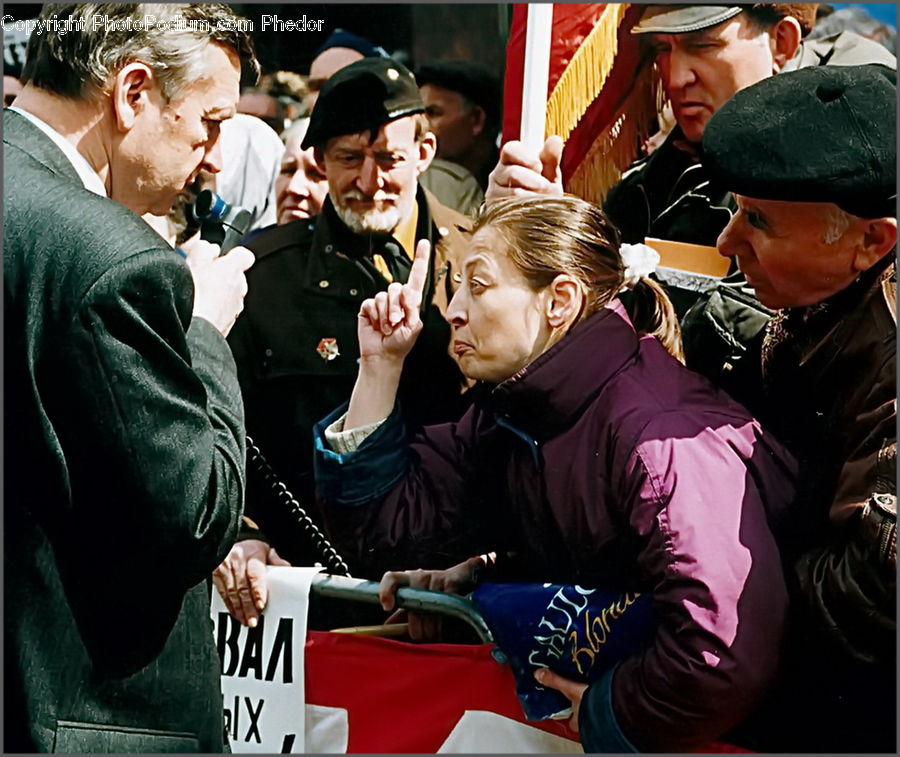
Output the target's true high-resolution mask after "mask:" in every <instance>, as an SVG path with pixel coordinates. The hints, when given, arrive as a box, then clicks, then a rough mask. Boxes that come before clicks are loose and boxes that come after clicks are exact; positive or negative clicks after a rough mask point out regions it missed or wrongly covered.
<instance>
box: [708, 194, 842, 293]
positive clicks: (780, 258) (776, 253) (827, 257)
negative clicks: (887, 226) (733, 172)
mask: <svg viewBox="0 0 900 757" xmlns="http://www.w3.org/2000/svg"><path fill="white" fill-rule="evenodd" d="M734 198H735V200H736V201H737V204H738V212H737V213H735V215H734V216H733V217H732V219H731V221H730V222H729V224H728V226H726V227H725V229H724V230H723V231H722V233H721V234H720V235H719V239H718V241H717V247H718V249H719V252H720V253H721V254H722V255H726V256H728V257H732V256H733V257H736V258H737V262H738V265H739V266H740V269H741V272H742V273H743V274H744V275H745V276H746V277H747V281H748V282H749V283H750V285H751V286H752V287H753V288H754V289H755V290H756V296H757V297H759V301H760V302H762V304H763V305H766V306H767V307H770V308H795V307H804V306H806V305H812V304H815V303H817V302H822V301H823V300H825V299H826V298H828V297H830V296H831V295H833V294H835V293H837V292H839V291H841V290H842V289H844V288H845V287H846V286H848V285H849V284H850V283H851V282H852V281H853V280H854V279H855V278H856V276H857V274H858V273H859V272H860V271H859V270H858V269H857V268H856V267H855V266H854V260H855V250H854V247H855V241H854V240H855V234H856V233H857V230H856V229H855V227H856V226H857V225H858V224H857V222H856V220H855V219H854V220H851V221H850V223H849V228H846V227H847V226H848V224H846V223H844V224H843V226H842V225H841V224H840V223H839V222H838V223H836V222H835V221H834V220H832V221H829V218H836V219H842V218H846V217H845V216H842V215H841V214H840V212H839V209H838V207H837V206H836V205H833V204H831V203H817V202H782V201H778V200H756V199H752V198H750V197H743V196H741V195H734ZM841 232H843V233H841ZM831 239H834V241H830V240H831Z"/></svg>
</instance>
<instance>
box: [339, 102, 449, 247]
mask: <svg viewBox="0 0 900 757" xmlns="http://www.w3.org/2000/svg"><path fill="white" fill-rule="evenodd" d="M415 131H416V128H415V119H414V118H413V117H412V116H407V117H406V118H398V119H397V120H396V121H390V122H388V123H386V124H384V125H383V126H382V127H381V128H380V129H379V130H378V134H377V135H376V137H375V139H374V141H372V142H370V141H369V139H370V137H371V133H370V132H360V133H358V134H345V135H343V136H340V137H334V138H332V139H330V140H328V144H327V145H326V147H325V152H324V160H323V162H324V166H325V175H326V176H327V177H328V193H329V195H330V196H331V200H332V202H333V203H334V207H335V210H336V211H337V213H338V216H339V217H340V219H341V220H342V221H343V222H344V223H345V224H347V226H349V227H350V228H351V229H352V230H353V231H355V232H357V233H365V232H374V233H390V232H392V231H393V230H394V229H395V228H396V227H397V224H399V223H400V221H401V220H403V219H406V218H408V217H409V216H410V214H411V213H412V209H413V205H414V204H415V201H416V187H417V180H418V177H419V174H420V173H421V172H422V171H424V170H425V169H426V168H427V167H428V164H429V163H431V159H432V158H433V157H434V135H433V134H431V133H430V132H429V133H428V134H426V135H425V136H424V138H423V139H421V140H420V141H419V142H418V143H417V142H416V140H415Z"/></svg>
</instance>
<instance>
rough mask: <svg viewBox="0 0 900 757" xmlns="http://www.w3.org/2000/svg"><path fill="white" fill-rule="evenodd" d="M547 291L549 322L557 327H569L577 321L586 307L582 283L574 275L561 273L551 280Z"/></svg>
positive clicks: (553, 326)
mask: <svg viewBox="0 0 900 757" xmlns="http://www.w3.org/2000/svg"><path fill="white" fill-rule="evenodd" d="M547 292H548V294H549V297H548V298H547V304H546V312H545V314H546V316H547V323H548V324H549V325H550V326H551V327H552V328H555V329H556V328H563V327H566V328H567V327H569V326H571V325H572V324H573V323H575V321H576V320H577V319H578V316H580V315H581V311H582V310H583V309H584V289H583V288H582V286H581V283H580V282H579V281H578V280H577V279H575V278H573V277H572V276H569V275H568V274H565V273H561V274H559V275H558V276H557V277H556V278H555V279H553V281H551V282H550V286H549V287H548V288H547Z"/></svg>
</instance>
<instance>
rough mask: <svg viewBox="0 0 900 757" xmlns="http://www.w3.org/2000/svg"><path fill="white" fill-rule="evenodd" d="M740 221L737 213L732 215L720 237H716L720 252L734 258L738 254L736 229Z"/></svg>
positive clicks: (717, 248)
mask: <svg viewBox="0 0 900 757" xmlns="http://www.w3.org/2000/svg"><path fill="white" fill-rule="evenodd" d="M737 223H738V216H737V214H735V215H733V216H731V220H730V221H729V222H728V224H727V225H726V226H725V228H724V229H722V231H721V233H720V234H719V237H718V239H716V250H718V252H719V254H720V255H722V256H723V257H726V258H733V257H734V256H735V255H736V254H737V251H736V243H737V233H736V231H735V228H736V224H737Z"/></svg>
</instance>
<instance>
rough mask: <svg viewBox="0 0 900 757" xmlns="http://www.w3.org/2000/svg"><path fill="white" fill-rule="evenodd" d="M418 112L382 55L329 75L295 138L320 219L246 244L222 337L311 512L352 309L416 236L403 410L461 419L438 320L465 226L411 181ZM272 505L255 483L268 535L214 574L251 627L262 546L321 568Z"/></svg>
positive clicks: (347, 384) (352, 368)
mask: <svg viewBox="0 0 900 757" xmlns="http://www.w3.org/2000/svg"><path fill="white" fill-rule="evenodd" d="M424 111H425V105H424V103H423V102H422V98H421V96H420V94H419V88H418V86H417V84H416V81H415V79H414V78H413V75H412V74H411V73H410V72H409V71H408V70H407V69H406V68H404V67H403V66H402V65H400V64H399V63H396V62H395V61H393V60H391V59H390V58H364V59H362V60H360V61H357V62H356V63H353V64H351V65H349V66H347V67H345V68H343V69H341V70H340V71H338V72H337V73H336V74H334V75H333V76H332V77H331V78H330V79H329V80H328V81H327V82H326V83H325V85H324V86H323V88H322V92H321V94H320V95H319V99H318V100H317V102H316V106H315V108H314V109H313V112H312V116H311V118H310V123H309V128H308V130H307V132H306V135H305V136H304V139H303V142H302V147H303V149H307V148H309V147H312V148H314V151H315V156H316V160H317V161H318V163H319V164H320V166H321V167H322V169H323V170H324V173H325V175H326V177H327V180H328V197H327V198H326V200H325V203H324V206H323V208H322V211H321V213H320V214H319V215H318V216H316V217H315V218H312V219H304V220H298V221H294V222H292V223H288V224H285V225H281V226H276V227H273V228H272V229H270V230H268V231H263V232H262V233H260V234H259V235H258V236H256V237H254V238H253V239H252V240H251V241H250V242H248V247H249V248H250V249H251V250H253V252H255V253H256V256H257V260H256V264H255V267H254V271H255V274H256V275H255V278H254V279H253V281H252V283H251V284H250V286H251V287H252V289H253V290H255V292H254V294H253V295H252V296H250V297H248V298H247V299H246V301H245V305H244V312H243V314H242V315H241V317H240V318H239V319H238V322H237V323H236V324H235V327H234V330H233V331H232V333H231V335H230V338H229V343H230V344H231V348H232V351H233V353H234V356H235V360H236V362H237V366H238V378H239V380H240V383H241V390H242V393H243V397H244V404H245V410H246V416H247V429H248V433H249V434H250V436H251V437H252V438H253V439H254V440H255V441H256V442H258V444H259V446H260V448H261V449H262V450H263V452H264V453H265V455H266V457H267V458H268V459H269V462H270V463H271V464H272V466H273V467H274V469H275V471H276V472H277V474H278V475H279V476H280V477H281V478H282V479H283V480H284V482H285V483H286V484H287V486H288V488H289V489H290V490H291V491H292V492H293V493H294V494H295V495H297V497H298V498H299V499H300V501H301V502H303V503H304V505H306V506H308V507H310V508H311V507H312V502H313V501H314V482H313V480H312V427H313V424H314V423H315V422H317V421H318V420H320V419H321V418H322V417H324V416H325V415H327V414H328V413H329V412H331V411H332V410H334V408H336V407H337V406H338V405H340V404H341V403H342V402H344V401H345V400H347V399H349V397H350V393H351V391H352V389H353V384H354V381H355V379H356V373H357V359H358V357H359V351H358V350H359V347H358V343H357V338H356V325H357V314H358V313H359V308H360V305H361V303H362V302H363V300H365V299H367V298H369V297H372V296H374V295H375V294H376V293H377V292H379V291H382V290H384V289H386V288H387V286H388V285H389V284H390V283H391V282H392V281H399V282H405V281H406V278H407V276H408V275H409V270H410V264H411V261H412V257H413V254H414V251H415V247H416V244H417V243H418V242H419V241H420V240H423V239H425V240H428V241H429V242H431V244H432V247H433V252H432V272H431V275H430V276H429V279H428V281H427V283H426V291H425V300H424V301H425V310H424V314H423V321H424V330H423V333H422V335H421V336H420V338H419V342H420V344H419V345H417V347H416V349H415V350H414V351H413V353H412V354H411V356H410V357H411V359H410V360H408V361H407V365H406V366H404V374H403V378H402V380H401V389H400V391H401V395H402V403H403V407H404V412H405V414H406V417H407V421H408V422H409V423H410V425H411V426H412V427H418V426H421V425H424V424H426V423H437V422H442V421H449V420H455V419H456V418H457V417H458V416H459V415H460V414H461V413H462V411H463V410H464V405H465V400H464V399H463V398H462V397H461V395H462V392H463V389H464V384H463V378H462V374H461V373H460V372H459V369H458V367H457V365H456V363H455V362H454V361H453V359H452V358H451V357H450V355H449V353H448V345H449V339H450V337H449V327H448V325H447V323H446V321H445V320H444V318H443V316H442V313H443V312H444V311H445V310H446V307H447V304H448V303H449V301H450V298H451V297H452V294H453V290H454V289H455V287H456V280H455V279H454V276H453V274H454V272H455V271H458V270H459V267H458V264H457V261H458V260H459V258H460V256H461V254H462V252H463V251H464V249H465V246H466V237H465V235H464V233H463V231H464V230H467V229H468V228H469V222H468V220H467V219H466V218H465V217H464V216H462V215H460V214H459V213H456V212H455V211H452V210H450V209H448V208H446V207H444V206H442V205H440V204H439V203H438V202H437V201H436V200H435V199H434V198H433V197H432V196H431V195H430V194H428V192H427V191H425V190H423V189H422V188H421V186H420V185H419V183H418V176H419V175H420V174H421V173H422V171H424V170H425V169H426V168H427V167H428V165H429V163H430V162H431V159H432V157H433V156H434V152H435V137H434V134H432V133H431V131H430V130H429V126H428V119H427V117H426V116H425V112H424ZM279 507H280V505H278V504H277V503H275V502H274V501H273V499H272V496H271V492H270V491H268V490H267V489H265V488H264V487H260V486H257V485H255V484H254V482H253V480H252V478H251V482H250V485H249V486H248V491H247V512H248V514H249V515H250V517H251V518H252V519H253V520H254V521H256V522H257V523H258V525H259V526H260V527H261V528H262V530H263V531H264V532H265V533H266V534H268V536H269V537H270V539H269V540H264V539H265V537H263V536H262V534H260V533H259V532H253V531H252V530H251V531H248V532H247V533H246V534H245V536H248V537H255V538H250V539H248V540H245V541H242V542H239V543H238V544H237V545H236V546H235V548H234V549H233V550H232V553H231V554H230V555H229V557H228V558H227V559H226V560H225V562H224V563H223V564H222V566H221V567H220V569H219V570H218V571H217V576H216V584H217V586H218V587H219V589H220V591H222V592H223V597H224V598H225V601H226V604H228V605H229V608H230V609H231V610H232V612H233V613H234V615H235V617H237V618H238V619H239V620H242V621H244V622H248V621H249V622H254V620H252V619H255V618H256V617H257V612H258V609H260V607H261V604H262V603H263V602H264V600H260V604H259V605H255V604H254V602H253V601H252V600H251V597H250V594H249V591H250V589H251V588H253V587H251V585H250V582H249V581H248V580H247V575H248V573H247V571H248V568H249V571H250V575H251V576H253V577H254V579H255V578H256V577H257V575H259V576H260V578H259V580H260V582H261V581H262V578H261V574H262V573H263V572H264V569H263V567H264V565H265V564H266V563H267V562H274V561H277V559H278V558H277V554H273V552H272V551H270V546H269V543H268V541H271V544H272V545H274V546H276V547H277V549H278V551H279V552H281V554H282V555H284V556H285V557H287V558H288V559H290V560H291V562H293V563H297V564H308V565H311V564H312V563H313V562H314V561H316V560H320V559H321V557H320V556H319V555H316V554H313V553H311V552H310V551H309V550H308V545H305V544H303V543H302V542H301V540H300V538H299V533H298V529H297V525H296V523H294V522H291V521H290V520H285V517H284V516H285V515H287V513H284V512H282V511H281V510H279V509H278V508H279ZM312 514H313V518H314V519H317V514H316V512H315V511H314V510H313V511H312ZM350 567H351V569H352V570H353V573H354V575H365V574H366V566H364V565H352V566H350ZM404 567H408V566H404ZM380 575H381V574H380V572H379V573H378V577H380ZM261 586H262V584H261V583H259V584H256V588H257V589H260V587H261ZM262 590H263V591H264V589H262ZM263 596H264V594H263Z"/></svg>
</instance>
